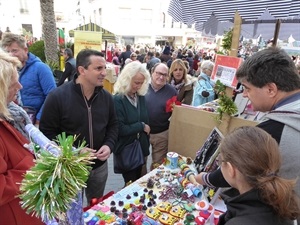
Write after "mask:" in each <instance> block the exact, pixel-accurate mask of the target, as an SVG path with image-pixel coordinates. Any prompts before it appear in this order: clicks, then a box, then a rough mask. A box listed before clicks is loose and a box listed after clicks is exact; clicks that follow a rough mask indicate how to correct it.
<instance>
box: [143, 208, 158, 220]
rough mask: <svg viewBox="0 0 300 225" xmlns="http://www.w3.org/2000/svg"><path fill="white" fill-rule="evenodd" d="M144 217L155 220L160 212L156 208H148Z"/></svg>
mask: <svg viewBox="0 0 300 225" xmlns="http://www.w3.org/2000/svg"><path fill="white" fill-rule="evenodd" d="M146 215H147V216H148V217H149V218H151V219H154V220H157V219H158V217H159V216H160V215H161V211H159V210H158V209H157V208H156V207H152V208H148V209H147V210H146Z"/></svg>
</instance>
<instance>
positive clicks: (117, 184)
mask: <svg viewBox="0 0 300 225" xmlns="http://www.w3.org/2000/svg"><path fill="white" fill-rule="evenodd" d="M150 151H151V150H150ZM150 164H151V155H149V156H148V160H147V167H148V172H149V168H150ZM123 186H124V180H123V177H122V175H121V174H115V173H114V163H113V155H111V156H110V157H109V159H108V179H107V182H106V187H105V191H104V194H105V193H108V192H110V191H114V192H118V191H119V190H121V189H122V187H123Z"/></svg>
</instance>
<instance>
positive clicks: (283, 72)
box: [236, 47, 300, 92]
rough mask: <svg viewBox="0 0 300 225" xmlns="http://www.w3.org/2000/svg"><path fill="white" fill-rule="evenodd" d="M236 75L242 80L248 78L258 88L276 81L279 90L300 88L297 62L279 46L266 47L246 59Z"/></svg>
mask: <svg viewBox="0 0 300 225" xmlns="http://www.w3.org/2000/svg"><path fill="white" fill-rule="evenodd" d="M236 77H237V79H238V80H239V81H240V82H242V80H246V81H247V82H249V83H251V84H252V85H254V86H255V87H258V88H262V87H263V86H265V85H266V84H268V83H275V84H276V86H277V88H278V90H281V91H285V92H291V91H294V90H297V89H300V77H299V75H298V72H297V70H296V66H295V63H294V62H293V61H292V59H291V57H290V56H289V55H288V54H287V53H286V52H285V51H284V50H283V49H280V48H277V47H269V48H266V49H264V50H261V51H259V52H257V53H255V54H254V55H252V56H251V57H249V58H248V59H246V60H245V61H244V62H243V63H242V65H241V66H240V67H239V68H238V70H237V71H236Z"/></svg>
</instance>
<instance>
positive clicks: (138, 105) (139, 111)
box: [136, 96, 141, 140]
mask: <svg viewBox="0 0 300 225" xmlns="http://www.w3.org/2000/svg"><path fill="white" fill-rule="evenodd" d="M136 107H137V111H138V117H139V119H138V121H139V122H140V120H141V107H140V99H139V96H137V106H136ZM136 139H138V140H139V139H140V133H137V134H136Z"/></svg>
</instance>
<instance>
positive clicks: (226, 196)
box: [218, 188, 291, 225]
mask: <svg viewBox="0 0 300 225" xmlns="http://www.w3.org/2000/svg"><path fill="white" fill-rule="evenodd" d="M221 197H222V198H223V200H224V202H225V204H226V206H227V212H226V213H225V214H223V215H222V216H221V217H220V220H219V223H218V225H224V224H226V225H254V224H255V225H288V224H291V221H282V220H280V218H279V217H278V216H277V215H276V213H275V212H274V211H273V209H272V207H271V206H269V205H267V204H265V203H263V202H262V200H261V199H260V197H259V192H258V190H256V189H252V190H250V191H248V192H246V193H244V194H241V195H240V194H239V193H238V191H237V190H236V189H234V188H231V189H229V190H227V191H225V192H224V193H223V194H221Z"/></svg>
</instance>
